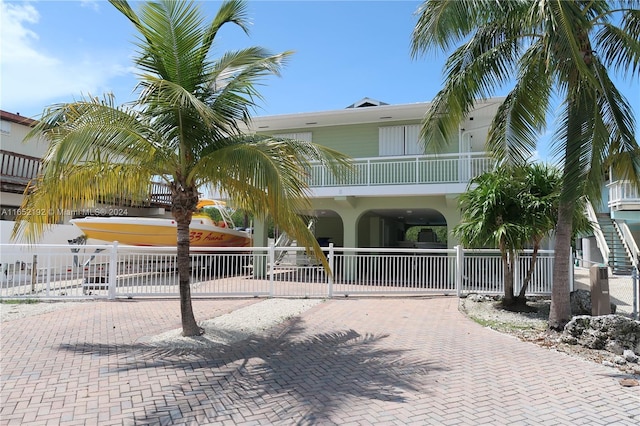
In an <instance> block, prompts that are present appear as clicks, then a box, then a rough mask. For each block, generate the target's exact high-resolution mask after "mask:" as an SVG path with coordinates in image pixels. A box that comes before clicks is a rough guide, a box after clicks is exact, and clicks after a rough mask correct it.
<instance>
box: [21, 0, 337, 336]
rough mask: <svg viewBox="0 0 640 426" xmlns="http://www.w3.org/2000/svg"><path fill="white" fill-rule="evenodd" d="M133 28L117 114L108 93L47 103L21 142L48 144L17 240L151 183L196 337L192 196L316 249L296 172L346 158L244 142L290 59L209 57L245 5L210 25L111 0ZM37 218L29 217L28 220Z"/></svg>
mask: <svg viewBox="0 0 640 426" xmlns="http://www.w3.org/2000/svg"><path fill="white" fill-rule="evenodd" d="M111 3H112V4H113V5H114V6H115V7H116V8H117V9H118V10H119V11H120V12H121V13H122V14H124V15H125V16H126V17H127V18H128V19H129V20H130V21H131V22H132V23H133V25H134V27H135V28H136V30H137V31H138V32H139V37H138V42H137V47H138V52H137V54H138V55H137V58H136V59H135V63H136V65H137V67H138V69H139V84H138V88H139V97H138V99H137V101H135V102H133V103H132V104H131V105H123V106H116V105H115V103H114V99H113V97H112V96H110V95H106V96H104V97H103V98H94V97H89V98H86V99H83V100H81V101H78V102H73V103H67V104H59V105H53V106H52V107H50V108H48V109H46V110H45V111H44V113H43V116H42V119H41V120H40V122H39V124H38V125H37V126H36V127H35V128H34V129H33V131H32V132H31V133H30V137H32V138H33V137H36V136H38V135H40V134H42V135H44V137H45V138H46V139H48V140H49V142H50V148H49V151H48V153H47V155H46V157H45V158H44V160H43V171H42V174H41V176H40V177H39V178H38V179H37V181H36V182H34V183H33V185H32V186H31V187H30V188H28V191H29V193H28V195H27V197H26V199H25V201H24V206H25V207H27V208H25V209H22V211H23V212H24V213H25V214H24V215H22V216H20V217H19V218H18V219H17V224H16V228H15V229H14V235H18V234H23V235H26V236H27V237H31V238H35V237H37V236H38V235H39V234H40V233H41V232H42V231H43V230H44V229H45V227H46V226H47V225H48V224H52V223H57V222H59V220H60V219H61V217H60V216H59V213H61V212H62V211H63V210H72V209H75V208H80V207H83V206H87V205H90V203H92V202H94V201H95V200H100V199H109V198H110V197H112V196H122V195H125V196H127V197H131V198H133V199H136V198H137V199H144V198H145V197H147V196H148V195H149V192H148V189H149V182H150V181H151V179H152V178H153V177H160V178H161V179H163V180H164V181H165V182H166V183H167V184H168V185H169V187H170V189H171V213H172V215H173V217H174V218H175V220H176V222H177V236H176V237H177V259H178V260H177V263H178V275H179V287H180V308H181V315H182V331H183V334H184V335H186V336H194V335H199V334H201V333H202V330H201V329H200V328H199V327H198V325H197V323H196V321H195V318H194V315H193V309H192V305H191V293H190V269H189V266H190V265H189V260H190V259H189V247H190V244H189V224H190V222H191V218H192V215H193V213H194V211H195V210H196V205H197V203H198V199H199V193H198V189H199V188H201V187H203V186H209V187H212V188H215V189H221V190H223V191H224V192H225V193H226V194H227V195H228V196H229V197H230V198H231V199H232V200H233V201H234V204H235V205H236V206H237V207H239V208H242V209H243V210H244V211H246V212H247V213H249V214H253V215H256V216H259V217H262V216H267V215H268V216H270V217H271V218H272V219H273V221H274V223H276V224H277V225H278V226H279V227H280V228H282V229H285V230H286V231H287V232H288V233H289V234H290V235H292V236H293V237H294V238H296V239H297V240H298V241H299V243H300V244H301V245H304V246H306V247H307V248H309V249H313V250H315V251H316V252H321V249H320V247H319V246H318V243H317V241H316V240H315V239H314V238H313V235H312V234H311V232H310V231H309V230H308V229H307V227H306V223H305V222H304V220H303V219H302V218H301V217H300V216H299V215H298V214H297V213H298V212H301V211H304V210H307V209H308V208H309V205H310V202H309V199H308V196H307V192H308V184H307V180H306V173H305V169H306V166H308V165H309V162H310V161H314V160H316V161H321V162H322V163H324V164H325V165H327V166H328V167H329V168H330V169H331V170H332V171H333V172H334V173H336V174H340V173H341V172H343V171H344V170H346V168H347V167H346V166H347V165H348V160H347V158H346V157H344V156H343V155H341V154H339V153H338V152H336V151H333V150H330V149H327V148H324V147H321V146H318V145H315V144H312V143H307V142H303V141H296V140H285V139H275V138H268V137H261V136H257V135H244V134H243V132H242V131H241V128H240V124H241V123H248V121H249V119H250V112H251V109H252V108H253V107H255V105H256V104H255V102H256V100H258V99H260V95H259V93H258V92H257V90H256V88H255V84H256V82H257V81H258V80H259V79H260V78H261V77H264V76H267V75H271V74H276V75H277V74H279V71H280V69H281V67H282V65H283V62H284V61H285V60H286V59H287V57H288V56H289V55H290V52H284V53H281V54H276V55H272V54H271V53H269V52H267V51H266V50H264V49H262V48H260V47H249V48H246V49H242V50H239V51H233V52H227V53H224V54H223V55H221V56H220V57H218V58H215V59H213V58H211V49H212V47H213V46H214V40H215V38H216V35H217V33H218V31H219V30H220V28H221V27H222V26H224V25H225V24H228V23H233V24H236V25H238V26H240V28H242V29H243V30H244V31H245V32H246V31H247V15H246V7H245V4H244V2H242V1H239V0H230V1H226V2H224V3H222V5H221V6H220V9H219V11H218V13H217V15H216V16H215V18H214V20H213V21H212V22H211V23H209V24H208V25H206V24H205V20H204V17H203V16H202V14H201V12H200V9H199V7H198V5H197V4H196V3H191V2H176V1H170V0H160V1H157V2H149V3H144V4H142V5H140V9H139V11H138V13H136V12H134V10H133V9H132V8H131V7H130V6H129V4H128V2H127V1H125V0H111ZM35 211H38V212H43V213H45V214H42V215H31V214H29V213H30V212H35Z"/></svg>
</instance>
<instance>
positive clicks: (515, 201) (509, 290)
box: [453, 167, 531, 307]
mask: <svg viewBox="0 0 640 426" xmlns="http://www.w3.org/2000/svg"><path fill="white" fill-rule="evenodd" d="M523 189H524V185H523V182H522V180H520V179H514V176H513V170H512V169H511V168H509V167H498V168H496V169H495V170H493V171H491V172H486V173H483V174H481V175H480V176H477V177H475V178H473V179H472V180H471V182H469V189H468V190H467V191H466V192H464V193H463V194H462V195H461V196H460V199H459V204H460V210H461V216H462V217H461V220H460V223H459V224H458V225H457V226H455V227H454V228H453V233H454V235H455V236H456V237H457V238H458V239H459V240H460V242H461V243H462V244H463V245H464V246H465V247H471V248H483V247H494V248H498V249H499V250H500V257H501V260H502V265H503V268H504V279H503V282H504V300H503V305H504V306H505V307H512V306H513V305H514V304H515V302H516V301H515V299H514V267H515V261H516V253H517V252H518V251H520V250H522V249H523V248H524V246H525V244H526V243H527V242H528V241H529V240H530V237H531V226H528V224H527V222H526V221H524V220H523V207H522V204H521V202H520V201H521V199H520V197H519V194H520V193H521V192H522V191H523Z"/></svg>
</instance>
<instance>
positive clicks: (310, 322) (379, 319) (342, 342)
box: [0, 297, 640, 425]
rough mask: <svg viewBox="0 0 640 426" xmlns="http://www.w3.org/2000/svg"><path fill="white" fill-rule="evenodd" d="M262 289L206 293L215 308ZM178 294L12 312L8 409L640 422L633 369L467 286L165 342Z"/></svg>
mask: <svg viewBox="0 0 640 426" xmlns="http://www.w3.org/2000/svg"><path fill="white" fill-rule="evenodd" d="M256 302H259V301H256V300H195V301H194V308H195V312H196V318H198V319H199V320H204V319H207V318H212V317H215V316H218V315H221V314H223V313H226V312H229V311H231V310H234V309H237V308H240V307H242V306H246V305H248V304H251V303H256ZM177 327H179V306H178V302H177V301H175V300H169V301H165V300H163V301H158V300H127V301H124V300H123V301H115V302H106V301H104V302H89V303H78V304H77V305H75V304H74V306H72V307H70V308H67V309H63V310H58V311H55V312H50V313H47V314H43V315H39V316H35V317H27V318H23V319H18V320H13V321H9V322H5V323H2V329H1V331H2V349H1V360H0V361H1V366H2V377H1V378H2V389H1V400H0V403H1V404H2V406H1V409H0V414H1V417H0V419H1V423H2V424H3V425H5V424H6V425H9V424H16V425H17V424H31V425H42V424H65V425H75V424H78V425H80V424H86V425H97V424H99V425H109V424H118V425H120V424H124V425H134V424H135V425H138V424H140V425H142V424H167V425H169V424H193V425H202V424H256V425H258V424H259V425H262V424H282V425H290V424H340V425H345V424H353V425H362V424H418V425H423V424H438V425H440V424H446V425H452V424H496V425H506V424H535V425H538V424H549V425H555V424H567V425H578V424H580V425H583V424H594V425H611V424H615V425H637V424H639V423H640V387H635V388H624V387H622V386H620V385H619V383H618V382H619V380H620V378H622V377H623V376H619V375H618V372H617V370H614V369H612V368H608V367H604V366H600V365H596V364H593V363H589V362H585V361H580V360H576V359H574V358H571V357H569V356H567V355H564V354H561V353H557V352H552V351H549V350H546V349H543V348H539V347H537V346H535V345H533V344H530V343H523V342H520V341H518V340H517V339H515V338H512V337H509V336H505V335H501V334H499V333H496V332H493V331H491V330H488V329H485V328H482V327H481V326H479V325H477V324H475V323H473V322H471V321H469V320H467V319H466V318H465V317H464V316H463V315H461V314H460V313H459V312H458V301H457V299H456V298H451V297H448V298H447V297H434V298H397V299H396V298H388V299H377V298H376V299H373V298H372V299H367V298H362V299H354V298H349V299H340V300H330V301H327V302H324V303H321V304H319V305H317V306H315V307H314V308H312V309H311V310H309V311H307V312H305V313H304V314H303V315H302V316H301V317H299V318H296V319H293V320H292V321H291V322H290V323H289V327H286V328H285V327H281V328H279V329H278V330H271V331H270V333H269V335H268V336H259V337H256V338H255V339H253V340H251V341H245V342H242V343H239V344H234V345H232V346H227V347H220V348H218V349H209V350H199V351H195V350H169V349H159V348H151V347H149V346H147V345H145V344H144V343H143V342H144V341H145V338H148V336H151V335H155V334H158V333H161V332H164V331H167V330H170V329H174V328H177Z"/></svg>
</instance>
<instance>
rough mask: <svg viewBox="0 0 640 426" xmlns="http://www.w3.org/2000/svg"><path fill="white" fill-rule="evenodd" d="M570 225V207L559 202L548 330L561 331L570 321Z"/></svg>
mask: <svg viewBox="0 0 640 426" xmlns="http://www.w3.org/2000/svg"><path fill="white" fill-rule="evenodd" d="M572 223H573V207H572V205H571V204H570V203H567V202H565V201H560V205H559V207H558V223H557V225H556V244H555V256H554V261H553V288H552V290H551V308H550V311H549V328H551V329H553V330H562V329H563V328H564V326H565V325H566V324H567V323H568V322H569V321H570V320H571V302H570V299H569V267H570V265H569V257H570V255H571V234H572Z"/></svg>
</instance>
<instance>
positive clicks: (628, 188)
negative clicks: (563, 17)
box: [607, 180, 640, 211]
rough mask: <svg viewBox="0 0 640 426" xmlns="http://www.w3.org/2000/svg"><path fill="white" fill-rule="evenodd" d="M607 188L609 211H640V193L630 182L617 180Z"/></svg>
mask: <svg viewBox="0 0 640 426" xmlns="http://www.w3.org/2000/svg"><path fill="white" fill-rule="evenodd" d="M607 187H608V188H609V208H610V209H611V210H616V211H617V210H640V191H638V189H637V188H635V187H634V185H633V184H632V183H631V182H630V181H624V180H618V181H615V182H611V183H610V184H608V185H607Z"/></svg>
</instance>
